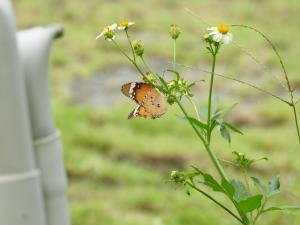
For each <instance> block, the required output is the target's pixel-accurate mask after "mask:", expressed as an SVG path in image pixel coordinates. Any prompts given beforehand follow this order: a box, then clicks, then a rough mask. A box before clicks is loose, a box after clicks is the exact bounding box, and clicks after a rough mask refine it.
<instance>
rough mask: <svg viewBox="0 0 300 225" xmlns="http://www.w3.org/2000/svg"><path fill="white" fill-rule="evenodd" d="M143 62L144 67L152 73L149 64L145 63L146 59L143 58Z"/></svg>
mask: <svg viewBox="0 0 300 225" xmlns="http://www.w3.org/2000/svg"><path fill="white" fill-rule="evenodd" d="M141 60H142V61H143V63H144V65H145V66H146V68H147V70H148V71H149V72H150V73H152V72H151V69H150V67H149V66H148V63H147V62H146V61H145V59H144V57H143V56H141Z"/></svg>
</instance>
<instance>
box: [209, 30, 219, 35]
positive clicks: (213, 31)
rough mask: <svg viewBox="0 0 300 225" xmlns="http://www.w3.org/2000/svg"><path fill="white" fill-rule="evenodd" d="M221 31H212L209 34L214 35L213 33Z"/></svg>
mask: <svg viewBox="0 0 300 225" xmlns="http://www.w3.org/2000/svg"><path fill="white" fill-rule="evenodd" d="M219 33H220V32H219V31H212V32H210V33H209V34H208V35H210V36H212V35H215V34H219Z"/></svg>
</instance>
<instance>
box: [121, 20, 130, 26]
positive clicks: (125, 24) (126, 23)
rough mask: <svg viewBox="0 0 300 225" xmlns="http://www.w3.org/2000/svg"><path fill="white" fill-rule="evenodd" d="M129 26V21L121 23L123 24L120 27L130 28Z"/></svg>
mask: <svg viewBox="0 0 300 225" xmlns="http://www.w3.org/2000/svg"><path fill="white" fill-rule="evenodd" d="M128 24H129V22H128V21H121V22H120V23H119V26H120V27H128Z"/></svg>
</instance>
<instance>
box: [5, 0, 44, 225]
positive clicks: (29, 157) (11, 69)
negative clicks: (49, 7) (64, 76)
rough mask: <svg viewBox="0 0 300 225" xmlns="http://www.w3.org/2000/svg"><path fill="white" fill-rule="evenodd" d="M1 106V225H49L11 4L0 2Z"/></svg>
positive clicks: (7, 0) (7, 1)
mask: <svg viewBox="0 0 300 225" xmlns="http://www.w3.org/2000/svg"><path fill="white" fill-rule="evenodd" d="M0 102H1V107H0V225H46V220H45V212H44V202H43V195H42V190H41V181H40V176H39V171H38V170H36V166H35V159H34V155H33V149H32V148H33V146H32V141H31V140H32V138H31V128H30V123H29V115H28V108H27V100H26V92H25V85H24V76H22V71H21V65H20V60H19V57H18V48H17V44H16V28H15V21H14V17H13V13H12V7H11V3H10V1H9V0H0Z"/></svg>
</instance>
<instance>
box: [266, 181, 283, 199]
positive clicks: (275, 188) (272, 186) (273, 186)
mask: <svg viewBox="0 0 300 225" xmlns="http://www.w3.org/2000/svg"><path fill="white" fill-rule="evenodd" d="M268 187H269V191H268V197H271V196H273V195H276V194H278V193H279V192H280V181H279V177H273V178H272V179H271V180H270V181H269V183H268Z"/></svg>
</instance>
